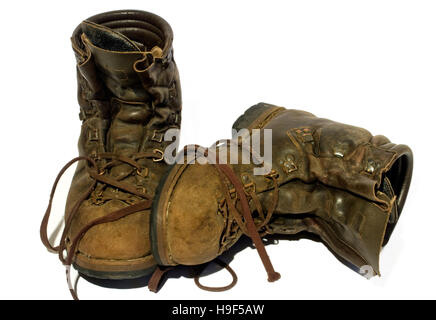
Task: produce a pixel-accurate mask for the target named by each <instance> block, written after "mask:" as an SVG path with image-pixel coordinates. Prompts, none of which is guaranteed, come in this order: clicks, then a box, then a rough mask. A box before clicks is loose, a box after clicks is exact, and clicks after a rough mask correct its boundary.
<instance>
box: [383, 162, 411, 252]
mask: <svg viewBox="0 0 436 320" xmlns="http://www.w3.org/2000/svg"><path fill="white" fill-rule="evenodd" d="M411 169H412V163H411V158H410V156H409V155H407V154H405V155H402V156H401V157H399V158H398V159H397V160H396V161H395V162H394V164H393V165H392V166H391V168H390V169H389V170H388V171H387V172H386V173H385V174H384V175H383V179H382V184H381V186H380V191H382V192H383V193H385V194H386V195H387V196H389V197H390V198H393V197H394V196H395V197H396V201H395V203H394V205H393V207H392V211H391V213H390V217H389V223H388V225H387V228H386V233H385V237H384V242H383V245H385V244H386V243H387V242H388V241H389V238H390V236H391V234H392V231H393V229H394V228H395V225H396V224H397V222H398V219H399V218H400V215H401V211H402V209H403V206H404V202H405V200H406V197H407V192H408V190H409V185H410V177H411Z"/></svg>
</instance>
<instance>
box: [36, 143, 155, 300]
mask: <svg viewBox="0 0 436 320" xmlns="http://www.w3.org/2000/svg"><path fill="white" fill-rule="evenodd" d="M142 158H151V159H153V161H162V160H163V152H162V151H160V150H158V149H155V150H154V151H153V152H151V153H150V152H147V153H139V154H136V155H135V156H134V157H133V158H127V157H124V156H121V155H116V154H111V153H102V154H100V155H99V156H98V157H97V159H112V160H113V161H118V162H123V163H127V164H130V165H131V166H132V167H133V168H134V169H133V170H139V169H140V166H139V164H138V163H137V162H136V160H138V159H142ZM78 161H87V163H88V165H90V166H89V167H88V174H89V176H90V177H91V178H92V179H93V182H92V183H91V185H90V187H89V188H88V189H87V190H86V191H85V192H84V193H83V195H82V196H81V197H80V198H79V199H78V200H77V202H76V203H75V204H74V206H73V207H72V209H71V211H70V212H69V213H68V214H67V215H66V216H67V220H66V221H65V226H64V229H63V231H62V235H61V238H60V241H59V245H57V246H53V245H52V244H51V243H50V241H49V239H48V231H47V227H48V222H49V219H50V214H51V208H52V203H53V198H54V195H55V192H56V188H57V185H58V183H59V180H60V179H61V177H62V176H63V174H64V173H65V171H67V170H68V168H69V167H70V166H71V165H73V164H74V163H76V162H78ZM113 164H114V163H113V162H112V163H111V164H110V163H107V164H105V165H104V166H103V168H100V170H99V168H98V165H97V162H96V161H95V160H94V159H93V158H90V157H87V156H80V157H76V158H74V159H72V160H71V161H69V162H68V163H67V164H66V165H65V166H64V167H63V168H62V169H61V170H60V172H59V174H58V175H57V177H56V179H55V181H54V183H53V187H52V190H51V193H50V199H49V203H48V207H47V210H46V212H45V214H44V217H43V219H42V222H41V227H40V237H41V241H42V243H43V244H44V246H45V247H46V248H47V249H48V250H49V251H50V252H53V253H57V254H58V256H59V260H60V261H61V262H62V264H63V265H65V267H66V276H67V283H68V288H69V290H70V293H71V295H72V297H73V298H74V299H75V300H78V297H77V294H76V291H75V289H74V287H73V285H72V283H71V275H70V274H71V273H70V269H71V264H72V262H73V259H74V255H75V253H76V249H77V246H78V244H79V242H80V240H81V239H82V238H83V236H84V235H85V234H86V232H87V231H88V230H89V229H91V228H92V227H94V226H96V225H99V224H102V223H108V222H113V221H117V220H119V219H121V218H123V217H126V216H128V215H130V214H133V213H135V212H139V211H142V210H146V209H149V208H150V207H151V204H152V198H151V197H150V196H149V195H147V194H146V193H144V192H141V191H139V190H137V189H136V188H134V187H132V186H130V185H128V184H125V183H123V182H121V181H120V180H121V179H122V178H124V177H125V176H124V177H118V179H113V178H111V177H106V176H104V172H105V170H106V169H107V168H108V167H109V166H111V165H113ZM101 169H103V170H101ZM132 172H133V171H132ZM130 174H131V173H129V175H130ZM126 176H127V175H126ZM97 182H100V183H103V184H105V185H110V186H112V187H115V188H118V189H121V190H123V191H126V192H128V193H131V194H134V195H136V196H138V197H140V198H141V199H144V200H142V201H140V202H138V203H136V204H132V205H129V206H127V207H125V208H122V209H119V210H116V211H114V212H111V213H109V214H107V215H105V216H103V217H100V218H97V219H95V220H93V221H91V222H89V223H88V224H87V225H85V226H84V227H83V228H82V229H81V230H80V231H79V232H78V233H77V235H76V236H75V237H74V238H73V239H72V240H71V242H70V249H69V250H67V254H66V256H64V252H65V250H66V246H67V243H66V242H67V241H66V240H67V232H68V230H69V229H70V227H71V223H72V221H73V218H74V217H75V215H76V214H77V212H78V210H79V208H80V206H81V204H82V203H83V201H85V200H86V199H87V198H88V197H89V196H90V194H91V193H92V192H93V191H94V189H95V187H96V185H97Z"/></svg>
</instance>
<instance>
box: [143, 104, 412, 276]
mask: <svg viewBox="0 0 436 320" xmlns="http://www.w3.org/2000/svg"><path fill="white" fill-rule="evenodd" d="M234 128H235V129H237V130H240V129H242V128H247V129H248V130H249V134H248V136H245V137H243V138H242V139H239V140H236V139H234V140H231V141H228V142H226V143H224V144H221V145H219V146H218V147H217V148H216V150H215V148H212V149H211V148H209V149H208V150H206V151H205V152H203V151H201V148H199V147H197V152H199V151H201V153H207V157H208V158H209V160H212V161H213V160H214V159H217V157H218V156H219V155H220V154H221V153H222V152H223V151H225V152H224V153H223V154H224V155H225V156H226V157H227V160H229V159H231V157H230V154H231V147H232V144H235V145H236V147H235V148H236V150H237V155H238V157H239V164H222V163H217V164H211V163H210V162H209V163H208V164H199V163H198V162H196V161H195V160H193V159H192V157H191V158H190V159H189V158H188V156H186V157H185V158H186V159H184V160H185V164H176V165H174V166H173V167H172V168H171V170H170V171H169V174H168V175H167V176H166V178H165V179H162V181H161V186H160V187H159V193H158V194H157V196H156V197H155V202H154V205H153V209H152V218H151V235H152V239H153V241H152V246H153V254H154V256H155V258H156V260H157V261H158V263H159V264H161V265H178V264H183V265H197V264H202V263H205V262H208V261H211V260H213V259H214V258H216V257H218V256H219V255H221V254H222V253H223V252H224V251H226V250H227V249H229V248H230V247H231V246H232V245H233V244H234V243H235V242H236V241H237V240H238V239H239V237H240V236H241V235H242V234H244V233H245V234H247V235H248V236H250V237H251V238H252V240H253V242H254V244H255V246H256V248H257V250H258V251H259V254H260V256H261V259H262V262H263V263H264V266H265V268H266V269H267V272H268V275H269V280H270V281H274V280H277V279H278V278H279V274H278V273H276V272H275V271H274V269H273V267H272V264H271V262H270V260H269V258H268V255H267V254H266V251H265V248H264V246H263V243H262V240H261V237H263V236H266V235H271V234H289V235H294V234H297V233H301V232H303V231H306V232H310V233H313V234H315V235H317V236H319V237H320V238H321V239H322V240H323V242H324V243H325V244H326V245H327V246H329V247H330V248H331V250H332V251H333V252H335V253H336V254H337V255H338V256H340V257H342V258H344V259H345V260H347V261H348V262H350V263H351V264H353V265H354V266H356V267H358V268H361V267H363V266H368V267H367V268H369V267H371V268H372V269H373V271H374V274H378V273H379V253H380V250H381V248H382V245H384V244H386V243H387V241H388V239H389V236H390V234H391V233H392V230H393V229H394V227H395V225H396V223H397V221H398V218H399V216H400V214H401V211H402V209H403V205H404V202H405V200H406V196H407V192H408V189H409V184H410V181H411V176H412V152H411V150H410V149H409V148H408V147H407V146H405V145H395V144H393V143H391V142H390V141H389V140H388V139H387V138H386V137H384V136H372V135H371V134H370V133H369V132H368V131H366V130H364V129H361V128H357V127H353V126H349V125H344V124H341V123H337V122H333V121H330V120H326V119H320V118H317V117H316V116H314V115H312V114H310V113H308V112H304V111H298V110H287V109H285V108H281V107H276V106H273V105H268V104H263V103H260V104H258V105H256V106H254V107H252V108H250V109H249V110H247V111H246V112H245V114H244V115H243V116H241V117H240V118H239V119H238V120H237V121H236V123H235V125H234ZM254 129H262V130H260V133H261V134H262V136H261V139H260V141H261V142H263V141H264V140H263V137H264V136H265V135H266V129H271V131H270V132H271V134H272V163H270V164H271V170H270V171H269V173H267V174H264V175H254V173H253V169H254V168H256V167H259V165H254V164H253V161H251V163H250V164H240V163H241V158H242V156H241V154H242V151H243V150H247V149H244V148H243V145H244V143H243V142H244V141H245V140H247V138H250V136H252V133H253V132H254V131H253V130H254ZM244 139H245V140H244ZM263 143H264V144H265V143H266V142H263ZM185 150H187V149H186V148H185ZM261 150H263V148H261ZM248 151H251V153H252V154H251V155H250V156H254V154H253V150H250V149H248ZM190 156H192V154H191V155H190ZM224 159H226V158H224ZM203 160H204V158H203V159H202V161H203ZM366 270H369V269H366Z"/></svg>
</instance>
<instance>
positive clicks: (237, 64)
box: [0, 0, 436, 300]
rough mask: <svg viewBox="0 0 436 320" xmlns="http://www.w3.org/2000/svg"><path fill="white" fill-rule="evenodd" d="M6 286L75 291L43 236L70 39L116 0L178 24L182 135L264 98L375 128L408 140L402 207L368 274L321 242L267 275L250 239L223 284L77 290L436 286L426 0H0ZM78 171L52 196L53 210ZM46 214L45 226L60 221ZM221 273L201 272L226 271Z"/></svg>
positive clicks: (75, 125) (278, 252) (346, 290)
mask: <svg viewBox="0 0 436 320" xmlns="http://www.w3.org/2000/svg"><path fill="white" fill-rule="evenodd" d="M0 6H1V8H0V10H1V13H2V18H1V19H0V24H1V50H0V54H1V59H0V65H1V77H0V79H1V80H0V81H1V113H0V114H1V118H0V134H1V149H0V150H1V151H0V152H1V156H0V170H1V180H0V188H1V206H0V212H1V217H0V245H1V250H0V298H24V299H28V298H29V299H30V298H33V299H36V298H39V299H69V298H70V295H69V292H68V290H67V287H66V283H65V278H64V269H63V267H62V265H61V264H60V262H59V261H58V259H57V257H56V256H55V255H53V254H49V253H48V252H47V251H46V250H45V248H44V247H43V246H42V244H41V243H40V240H39V224H40V220H41V218H42V215H43V213H44V211H45V208H46V205H47V201H48V196H49V191H50V188H51V185H52V182H53V180H54V178H55V176H56V174H57V173H58V171H59V169H60V168H61V167H62V166H63V165H64V163H66V162H67V161H69V160H70V159H71V158H73V157H75V156H76V155H77V147H76V145H77V139H78V136H79V130H80V121H79V118H78V112H79V107H78V104H77V102H76V78H75V59H74V57H73V53H72V50H71V47H70V41H69V37H70V35H71V33H72V31H73V29H74V28H75V27H76V25H77V24H79V23H80V22H81V20H83V19H85V18H87V17H89V16H91V15H94V14H97V13H100V12H103V11H109V10H114V9H123V8H132V9H141V10H146V11H151V12H154V13H156V14H158V15H161V16H162V17H163V18H164V19H166V20H167V21H168V22H169V23H170V24H171V26H172V28H173V30H174V35H175V38H174V48H175V58H176V61H177V64H178V66H179V70H180V76H181V83H182V90H183V124H182V144H188V143H198V144H202V145H205V146H208V145H210V144H211V143H212V142H214V141H216V140H217V139H218V138H229V137H230V129H231V125H232V123H233V121H234V120H235V119H236V118H237V117H238V116H239V115H240V114H241V113H242V112H243V111H244V110H245V109H246V108H248V107H250V106H251V105H253V104H255V103H257V102H260V101H263V102H269V103H273V104H278V105H282V106H286V107H288V108H298V109H303V110H307V111H310V112H312V113H315V114H316V115H318V116H321V117H327V118H331V119H333V120H337V121H341V122H344V123H347V124H352V125H357V126H361V127H364V128H366V129H369V130H370V131H371V132H372V133H373V134H384V135H386V136H388V137H389V138H390V139H391V140H392V141H393V142H396V143H403V144H408V145H409V146H410V147H411V148H412V149H413V151H414V155H415V169H414V176H413V181H412V185H411V188H410V193H409V198H408V201H407V202H406V206H405V208H404V211H403V214H402V218H401V219H400V221H399V224H398V226H397V228H396V230H395V232H394V234H393V236H392V238H391V240H390V243H389V244H388V246H387V247H386V248H385V249H384V250H383V252H382V255H381V272H382V277H381V278H375V279H372V280H366V279H365V278H363V277H361V276H359V275H358V274H356V273H354V272H353V271H351V270H350V269H348V268H347V267H346V266H344V265H343V264H341V263H340V262H339V261H337V260H336V258H335V257H334V256H333V255H332V254H331V253H330V252H329V251H328V250H327V249H326V248H325V247H324V246H323V245H322V244H320V243H315V242H311V241H309V240H301V241H293V242H286V241H281V242H280V244H279V245H277V246H269V247H268V248H267V250H268V252H269V255H270V257H271V259H272V261H273V264H274V265H275V267H276V269H277V270H278V271H280V272H281V274H282V279H281V280H280V281H278V282H275V283H268V282H267V281H266V276H265V272H264V270H263V267H262V265H261V263H260V260H259V258H258V256H257V253H256V252H255V250H252V249H246V250H244V251H243V252H241V253H239V254H237V255H236V256H235V259H234V261H233V262H232V267H233V268H234V269H235V270H236V272H237V273H238V275H239V283H238V285H237V286H236V287H235V288H234V289H232V290H230V291H227V292H224V293H210V292H205V291H202V290H200V289H198V288H197V287H196V286H195V285H194V282H193V281H192V279H188V278H183V277H182V278H179V279H169V280H168V281H167V282H166V284H165V286H164V287H163V288H162V290H161V291H160V292H159V293H158V294H152V293H150V292H148V290H147V289H146V288H137V289H129V290H117V289H107V288H103V287H99V286H95V285H93V284H91V283H88V282H87V281H84V280H81V281H80V282H79V295H80V297H81V298H82V299H148V300H150V299H182V298H183V299H199V298H202V299H224V298H228V299H233V298H238V299H304V298H314V299H321V298H329V299H336V298H350V299H355V298H363V299H367V298H368V299H369V298H375V299H390V298H394V299H397V298H436V295H435V291H434V287H435V285H436V272H435V271H434V268H435V263H436V258H435V250H434V243H435V231H434V230H435V227H436V215H435V207H434V203H435V201H434V200H435V197H436V195H435V194H434V191H433V190H434V185H435V182H436V176H435V163H434V161H435V159H436V154H435V130H434V128H435V127H436V120H435V112H434V110H435V107H436V92H435V88H436V41H435V39H436V37H435V33H436V18H435V17H436V2H434V1H419V0H414V1H400V0H396V1H381V0H377V1H368V0H365V1H350V0H346V1H311V0H305V1H289V0H288V1H272V0H270V1H235V0H233V1H223V0H220V1H204V0H203V1H164V0H159V1H144V0H141V1H127V0H124V1H108V0H106V1H80V0H75V1H70V2H67V1H50V2H49V1H44V2H42V1H27V2H24V1H14V2H8V3H7V2H2V3H1V4H0ZM71 176H72V170H71V172H69V174H68V175H67V176H66V177H65V179H63V180H62V185H61V188H60V189H59V192H58V193H57V195H56V203H55V206H54V210H55V211H56V214H55V216H54V220H58V221H59V219H61V216H62V214H63V212H62V211H63V206H64V201H65V196H66V192H67V190H68V186H69V182H70V181H69V179H71ZM55 222H56V221H54V222H53V223H52V224H51V225H54V224H55ZM228 280H229V277H228V275H227V274H226V273H225V271H222V272H220V273H217V274H214V275H212V276H209V277H207V278H205V279H203V282H204V283H205V284H209V285H218V284H224V283H225V282H226V281H228Z"/></svg>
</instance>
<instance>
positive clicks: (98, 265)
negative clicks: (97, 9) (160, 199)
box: [41, 10, 181, 279]
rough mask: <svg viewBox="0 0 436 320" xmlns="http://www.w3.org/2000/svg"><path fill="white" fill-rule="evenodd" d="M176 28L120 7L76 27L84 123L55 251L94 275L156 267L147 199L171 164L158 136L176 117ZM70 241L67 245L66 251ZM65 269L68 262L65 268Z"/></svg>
mask: <svg viewBox="0 0 436 320" xmlns="http://www.w3.org/2000/svg"><path fill="white" fill-rule="evenodd" d="M172 40H173V33H172V30H171V27H170V26H169V25H168V23H167V22H166V21H165V20H163V19H162V18H160V17H158V16H156V15H154V14H151V13H147V12H143V11H133V10H122V11H113V12H107V13H103V14H99V15H96V16H93V17H91V18H89V19H87V20H85V21H83V22H82V23H81V24H80V25H79V26H78V27H77V29H76V30H75V31H74V33H73V36H72V45H73V49H74V52H75V55H76V58H77V78H78V100H79V104H80V119H81V120H82V130H81V135H80V138H79V155H80V157H78V158H76V159H73V160H72V161H71V162H70V163H68V164H67V166H65V167H64V169H63V170H62V171H61V173H60V175H59V176H58V179H57V180H56V183H55V186H54V188H53V191H52V197H53V193H54V189H55V187H56V184H57V181H58V180H59V178H60V176H61V175H62V173H63V172H64V171H65V170H66V169H67V168H68V167H69V166H70V165H71V164H73V163H74V162H76V161H79V160H82V161H80V162H79V163H78V166H77V170H76V172H75V175H74V178H73V181H72V184H71V188H70V192H69V195H68V200H67V205H66V213H65V224H66V225H65V230H64V232H63V235H62V238H61V241H60V244H59V246H57V247H53V246H52V245H51V244H50V243H49V241H48V236H47V223H48V219H49V215H50V208H51V201H50V205H49V208H48V209H47V212H46V215H45V217H44V219H43V222H42V225H41V239H42V241H43V243H44V244H45V245H46V246H47V248H49V249H50V250H52V251H55V252H58V253H59V257H60V259H61V261H62V262H63V263H64V264H65V265H67V266H69V265H70V264H73V265H74V266H75V268H76V269H78V270H79V271H80V272H81V273H82V274H85V275H87V276H91V277H96V278H105V279H126V278H135V277H140V276H143V275H146V274H149V273H150V272H152V271H153V270H154V269H155V267H156V262H155V260H154V258H153V256H152V253H151V246H150V240H149V215H150V210H149V208H150V206H151V201H152V199H153V196H154V192H155V189H156V187H157V185H158V183H159V180H160V177H161V176H162V174H163V173H164V171H165V170H166V168H167V165H166V163H165V162H164V161H163V153H164V151H165V148H166V146H167V145H168V143H169V142H165V141H164V139H163V137H164V134H165V132H166V131H167V130H168V129H170V128H179V127H180V121H181V118H180V112H181V92H180V84H179V75H178V71H177V67H176V64H175V62H174V59H173V49H172ZM65 251H66V254H65ZM67 269H68V268H67Z"/></svg>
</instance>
